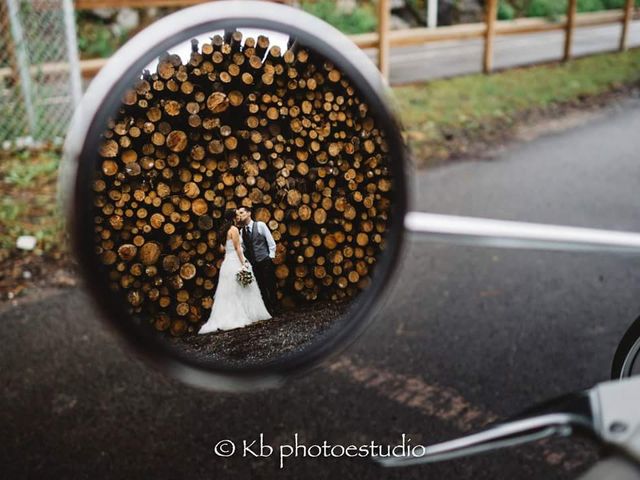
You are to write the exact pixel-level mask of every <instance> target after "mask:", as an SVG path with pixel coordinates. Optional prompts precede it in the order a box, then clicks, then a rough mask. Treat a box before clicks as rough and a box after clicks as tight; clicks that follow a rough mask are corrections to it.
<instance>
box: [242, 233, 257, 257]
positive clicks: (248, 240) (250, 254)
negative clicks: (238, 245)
mask: <svg viewBox="0 0 640 480" xmlns="http://www.w3.org/2000/svg"><path fill="white" fill-rule="evenodd" d="M242 240H243V241H244V244H245V246H246V247H247V257H248V258H249V261H250V262H252V263H253V262H254V261H255V257H254V255H253V243H251V235H250V232H249V225H245V226H244V227H243V228H242Z"/></svg>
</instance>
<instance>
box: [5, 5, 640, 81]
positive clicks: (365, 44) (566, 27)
mask: <svg viewBox="0 0 640 480" xmlns="http://www.w3.org/2000/svg"><path fill="white" fill-rule="evenodd" d="M205 1H207V0H76V1H75V6H76V9H78V10H83V9H93V8H109V7H110V8H124V7H131V8H143V7H144V8H146V7H186V6H190V5H195V4H198V3H204V2H205ZM275 1H277V2H278V3H290V2H289V1H287V0H275ZM390 3H391V1H390V0H378V31H377V32H373V33H365V34H360V35H352V36H351V37H350V38H351V39H352V40H353V41H354V42H355V43H356V45H358V46H359V47H360V48H375V49H377V51H378V66H379V68H380V71H381V72H382V74H383V76H384V77H385V78H387V79H388V78H389V55H390V50H391V48H392V47H406V46H411V45H424V44H428V43H434V42H441V41H447V40H464V39H469V38H481V39H483V41H484V54H483V60H482V66H483V71H484V72H485V73H490V72H491V71H492V70H493V58H494V53H493V47H494V42H495V37H496V36H498V35H516V34H525V33H535V32H548V31H564V32H565V41H564V54H563V60H565V61H566V60H569V59H570V58H571V51H572V45H573V34H574V31H575V29H576V28H579V27H587V26H596V25H608V24H620V25H621V34H620V42H619V50H621V51H622V50H626V49H627V37H628V32H629V24H630V22H631V20H632V19H633V18H639V17H640V16H639V15H638V13H639V12H637V11H636V10H635V9H634V0H626V2H625V7H624V8H623V9H620V10H606V11H602V12H593V13H581V14H577V13H576V4H577V0H569V2H568V9H567V13H566V15H563V16H561V17H560V18H558V19H556V20H555V21H550V20H547V19H542V18H519V19H516V20H501V21H499V20H497V10H498V0H486V12H485V21H484V22H479V23H468V24H463V25H452V26H445V27H437V28H411V29H404V30H390V28H389V26H390V16H391V8H390ZM106 62H107V59H91V60H83V61H82V62H81V68H82V75H83V76H84V77H85V78H91V77H93V76H95V74H96V73H97V72H98V71H99V70H100V69H101V68H102V67H103V65H104V64H105V63H106ZM40 68H42V69H43V70H48V69H54V70H55V69H60V68H66V66H65V65H59V64H51V65H43V66H42V67H40ZM2 70H6V69H1V70H0V77H1V76H3V75H4V74H6V73H7V72H4V71H2ZM8 73H9V74H10V72H8Z"/></svg>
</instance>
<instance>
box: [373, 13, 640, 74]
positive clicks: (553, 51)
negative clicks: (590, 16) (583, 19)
mask: <svg viewBox="0 0 640 480" xmlns="http://www.w3.org/2000/svg"><path fill="white" fill-rule="evenodd" d="M619 41H620V26H619V25H605V26H598V27H584V28H578V29H576V31H575V36H574V46H573V54H574V56H582V55H587V54H592V53H597V52H605V51H613V50H616V49H617V48H618V43H619ZM629 46H630V47H635V46H640V20H636V21H634V22H632V23H631V27H630V29H629ZM563 48H564V33H563V32H544V33H533V34H526V35H501V36H498V37H496V41H495V47H494V52H495V53H494V55H495V57H494V59H495V60H494V66H495V68H496V69H501V68H507V67H515V66H520V65H528V64H533V63H540V62H549V61H554V60H559V59H561V58H562V54H563ZM482 50H483V41H482V40H481V39H472V40H460V41H449V42H438V43H432V44H427V45H420V46H416V47H403V48H393V49H392V50H391V70H390V71H391V76H390V80H391V83H392V84H401V83H409V82H415V81H418V80H431V79H434V78H443V77H452V76H455V75H462V74H467V73H476V72H480V71H481V69H482ZM368 53H369V55H370V56H371V57H372V58H375V52H372V51H368Z"/></svg>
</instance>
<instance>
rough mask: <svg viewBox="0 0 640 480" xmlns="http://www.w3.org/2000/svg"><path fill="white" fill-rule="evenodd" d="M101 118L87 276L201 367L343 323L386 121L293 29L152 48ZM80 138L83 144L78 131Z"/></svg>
mask: <svg viewBox="0 0 640 480" xmlns="http://www.w3.org/2000/svg"><path fill="white" fill-rule="evenodd" d="M110 108H112V111H111V112H109V114H108V116H107V117H105V118H107V120H106V122H105V124H104V125H103V126H102V127H101V128H99V131H100V135H99V138H98V139H93V140H94V141H95V143H94V146H96V148H95V155H94V156H93V157H92V158H88V159H87V158H83V160H82V161H83V162H87V161H89V162H93V163H92V165H93V167H92V174H93V178H92V179H91V188H90V189H87V190H86V191H87V192H88V193H87V194H88V195H89V196H90V198H87V199H86V202H83V201H82V200H81V203H83V204H84V205H85V207H84V208H88V209H91V212H90V215H88V216H87V218H91V219H92V225H90V226H87V228H90V229H91V236H92V238H93V245H92V247H93V250H92V252H93V253H92V255H94V256H95V258H96V260H97V262H96V271H93V272H92V273H91V275H92V276H93V279H92V280H90V281H91V282H93V281H96V279H98V280H97V281H98V283H103V284H104V285H105V286H108V290H109V292H110V293H109V295H111V297H110V298H111V301H112V302H119V303H121V304H122V305H123V306H124V307H125V308H126V311H127V312H128V316H129V317H130V318H128V319H125V320H121V321H128V322H131V323H132V324H135V325H136V328H139V329H143V330H145V331H151V332H153V335H154V337H153V338H156V339H157V341H158V342H160V343H164V344H165V346H166V345H169V346H170V348H172V349H174V350H175V351H179V352H181V354H182V355H183V356H184V355H187V356H189V357H190V358H192V359H193V360H194V361H196V362H199V363H203V364H211V365H213V364H215V365H221V364H229V365H236V366H237V365H241V366H255V365H257V364H264V363H268V362H271V361H273V360H277V359H278V358H281V357H283V356H285V355H291V354H299V353H302V352H304V351H305V350H306V349H308V348H310V347H311V346H312V345H314V344H315V343H316V342H321V341H322V339H323V338H324V337H325V335H326V333H327V332H330V331H331V330H332V329H339V328H345V325H346V322H348V320H349V318H348V315H345V312H347V311H348V309H349V308H350V306H351V305H353V304H354V302H355V301H356V300H357V299H358V298H360V297H361V296H362V295H363V294H364V293H366V292H367V288H368V287H369V286H370V285H371V284H372V279H374V278H375V271H376V266H377V264H378V263H379V259H380V258H381V256H382V255H383V252H384V251H385V247H386V242H387V236H388V235H387V234H388V232H389V225H390V216H391V206H392V204H393V196H394V182H393V178H392V175H391V169H390V152H389V150H390V149H389V146H388V142H387V138H386V136H385V130H384V128H383V126H382V124H381V123H380V120H379V119H378V118H377V117H376V115H377V113H376V112H373V111H372V110H371V108H370V105H369V103H368V101H367V99H366V98H365V97H364V96H363V95H361V92H359V91H358V88H357V86H356V85H355V84H354V83H352V81H351V79H350V78H349V77H348V76H347V75H346V74H345V73H344V72H343V71H341V70H340V69H339V68H338V67H337V66H336V65H334V64H333V63H332V62H331V61H330V60H329V59H327V58H325V57H324V56H322V55H321V54H320V53H318V52H317V51H315V50H313V49H312V48H310V47H309V46H305V45H303V44H301V43H300V42H298V41H296V40H295V39H294V38H291V37H289V36H288V35H286V34H284V33H281V32H276V31H266V30H256V29H252V28H241V27H240V26H239V27H238V28H235V29H233V30H225V31H222V30H220V31H208V32H205V33H203V34H202V35H197V36H195V37H194V38H192V39H189V40H188V41H183V42H180V43H178V44H176V45H175V47H172V48H170V49H168V50H167V51H163V52H158V54H157V59H156V60H154V61H153V62H151V63H150V64H148V65H147V66H146V68H142V69H140V71H139V72H136V75H135V81H134V82H133V83H132V84H131V85H127V86H126V92H125V93H124V95H122V96H121V97H120V99H119V101H118V102H115V103H114V104H113V105H111V106H110ZM89 141H91V139H89Z"/></svg>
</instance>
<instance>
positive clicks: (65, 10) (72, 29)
mask: <svg viewBox="0 0 640 480" xmlns="http://www.w3.org/2000/svg"><path fill="white" fill-rule="evenodd" d="M62 14H63V16H64V27H65V38H66V41H67V57H68V59H69V79H70V81H71V95H72V97H73V108H74V110H75V109H76V107H77V106H78V104H79V103H80V99H81V98H82V76H81V74H80V58H79V56H78V35H77V33H76V20H75V16H74V13H73V3H72V1H71V0H62Z"/></svg>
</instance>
